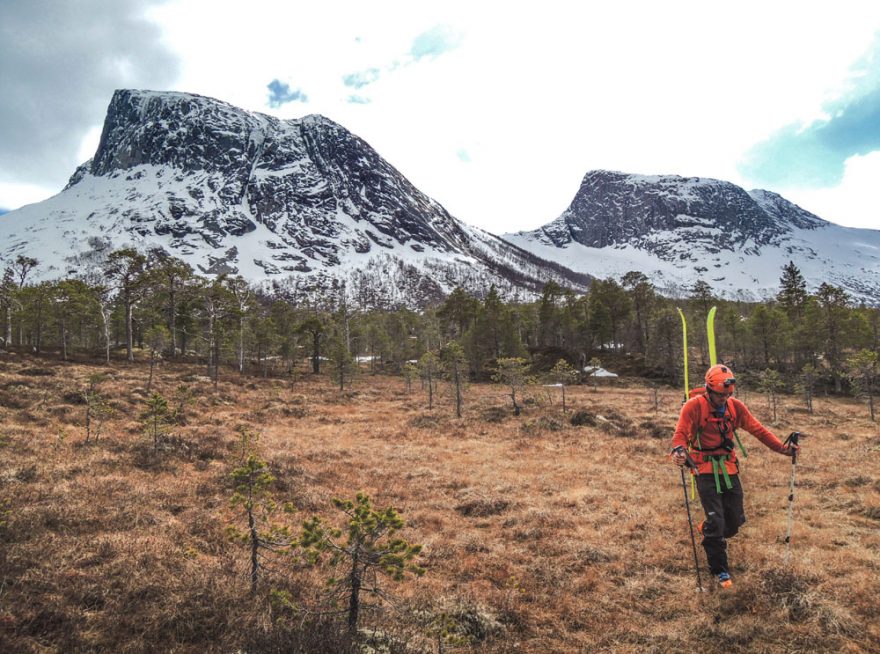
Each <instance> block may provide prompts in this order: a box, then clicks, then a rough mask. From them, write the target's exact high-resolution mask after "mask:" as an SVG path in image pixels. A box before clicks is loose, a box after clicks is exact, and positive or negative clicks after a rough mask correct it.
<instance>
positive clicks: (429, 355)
mask: <svg viewBox="0 0 880 654" xmlns="http://www.w3.org/2000/svg"><path fill="white" fill-rule="evenodd" d="M439 366H440V362H439V360H438V359H437V355H436V354H434V353H433V352H425V353H424V354H423V355H422V357H421V358H420V359H419V370H420V371H421V373H422V380H423V381H424V383H425V384H427V388H428V410H429V411H430V410H432V409H433V408H434V388H435V384H436V381H435V380H436V378H437V369H438V368H439Z"/></svg>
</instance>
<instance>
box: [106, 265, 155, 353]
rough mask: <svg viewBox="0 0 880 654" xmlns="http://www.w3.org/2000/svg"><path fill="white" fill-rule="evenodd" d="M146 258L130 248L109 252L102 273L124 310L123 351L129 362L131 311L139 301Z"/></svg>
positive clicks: (132, 337)
mask: <svg viewBox="0 0 880 654" xmlns="http://www.w3.org/2000/svg"><path fill="white" fill-rule="evenodd" d="M146 261H147V258H146V257H145V256H144V255H142V254H140V253H139V252H138V251H137V250H134V249H132V248H123V249H121V250H116V251H114V252H111V253H110V255H109V256H108V257H107V263H106V266H105V268H104V272H105V274H106V276H107V278H108V279H110V280H112V282H113V283H115V288H116V290H117V291H118V293H119V296H120V298H121V299H122V305H123V307H124V308H125V351H126V356H127V357H128V360H129V362H131V361H134V332H133V330H132V310H133V308H134V305H135V303H136V302H137V301H138V300H139V299H140V292H141V290H142V289H143V286H144V281H145V278H144V270H145V265H146Z"/></svg>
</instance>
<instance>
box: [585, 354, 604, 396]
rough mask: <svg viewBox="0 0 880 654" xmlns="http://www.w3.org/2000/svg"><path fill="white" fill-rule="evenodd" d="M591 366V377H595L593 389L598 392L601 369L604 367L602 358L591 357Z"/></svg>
mask: <svg viewBox="0 0 880 654" xmlns="http://www.w3.org/2000/svg"><path fill="white" fill-rule="evenodd" d="M588 367H589V368H590V377H592V378H593V391H594V392H596V391H598V390H599V377H598V373H599V369H600V368H601V367H602V360H601V359H599V357H593V358H592V359H590V363H589V366H588Z"/></svg>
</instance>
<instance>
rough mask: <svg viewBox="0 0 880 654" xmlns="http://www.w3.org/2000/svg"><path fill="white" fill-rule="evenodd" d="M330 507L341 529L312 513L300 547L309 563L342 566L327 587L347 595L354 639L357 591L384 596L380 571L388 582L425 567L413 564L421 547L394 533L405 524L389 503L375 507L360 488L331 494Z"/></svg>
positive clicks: (358, 604)
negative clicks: (349, 496)
mask: <svg viewBox="0 0 880 654" xmlns="http://www.w3.org/2000/svg"><path fill="white" fill-rule="evenodd" d="M333 506H335V507H336V508H337V509H339V510H340V511H342V512H343V513H344V514H345V516H346V518H345V525H344V528H343V529H338V528H334V527H328V526H326V525H325V524H324V522H323V521H322V520H321V519H320V518H319V517H317V516H316V517H313V518H312V519H311V520H309V521H307V522H306V523H305V524H304V525H303V530H302V536H301V537H300V539H299V546H300V547H301V548H302V551H303V553H304V554H305V555H306V557H307V559H308V560H309V561H310V562H311V563H312V564H315V565H317V564H319V563H321V562H326V563H328V564H329V565H330V566H333V567H336V566H343V572H344V575H343V577H342V578H341V579H337V578H335V577H333V578H331V579H330V580H329V582H328V585H329V586H330V587H331V588H332V589H334V591H335V594H338V595H341V596H343V597H346V596H347V597H346V599H347V604H348V610H347V613H348V630H349V634H351V635H352V636H353V637H354V636H356V635H357V631H358V623H359V620H360V611H361V606H362V600H361V595H362V594H365V593H369V594H371V595H373V596H375V597H377V598H380V599H381V598H383V597H385V594H384V593H383V592H382V590H381V589H380V588H379V575H384V576H385V577H388V578H389V579H391V580H393V581H402V580H403V578H404V576H405V575H406V573H408V572H409V573H412V574H415V575H416V576H421V575H423V574H424V573H425V570H424V568H422V567H420V566H419V565H418V564H417V563H416V559H417V557H418V556H419V554H420V553H421V551H422V546H421V545H413V544H411V543H409V542H408V541H407V540H405V539H403V538H400V537H399V536H398V535H397V534H398V532H399V531H401V530H402V529H403V528H404V527H405V523H404V521H403V518H401V517H400V514H399V513H398V511H397V510H396V509H395V508H394V507H388V508H386V509H374V508H373V506H372V503H371V501H370V498H369V496H367V495H366V494H365V493H363V492H360V493H358V494H357V496H356V497H355V499H354V501H351V500H342V499H338V498H335V499H334V500H333ZM368 580H371V581H370V583H369V584H367V581H368Z"/></svg>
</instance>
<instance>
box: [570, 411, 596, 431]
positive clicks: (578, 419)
mask: <svg viewBox="0 0 880 654" xmlns="http://www.w3.org/2000/svg"><path fill="white" fill-rule="evenodd" d="M569 422H571V424H572V425H574V426H575V427H595V426H596V416H594V415H593V414H592V413H590V412H589V411H587V410H586V409H580V410H578V411H575V412H574V413H572V414H571V418H570V419H569Z"/></svg>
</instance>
